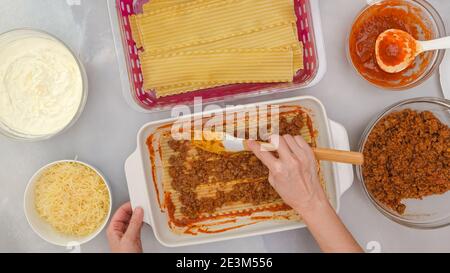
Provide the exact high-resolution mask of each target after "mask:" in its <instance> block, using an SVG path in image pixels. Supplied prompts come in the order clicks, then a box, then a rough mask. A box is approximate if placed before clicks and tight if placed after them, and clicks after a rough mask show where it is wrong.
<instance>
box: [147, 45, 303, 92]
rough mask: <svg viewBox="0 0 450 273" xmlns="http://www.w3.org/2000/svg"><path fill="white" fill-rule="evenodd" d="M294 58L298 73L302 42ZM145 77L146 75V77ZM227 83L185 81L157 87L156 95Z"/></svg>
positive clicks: (301, 66)
mask: <svg viewBox="0 0 450 273" xmlns="http://www.w3.org/2000/svg"><path fill="white" fill-rule="evenodd" d="M293 58H294V63H293V65H294V71H293V72H294V73H296V72H297V71H298V70H300V69H303V46H302V44H301V43H300V44H299V46H298V49H297V47H294V51H293ZM144 78H145V77H144ZM230 84H231V83H230ZM223 85H226V84H224V83H216V84H214V83H209V84H196V83H192V82H190V83H185V84H180V85H176V86H170V85H169V86H161V87H158V88H157V89H155V92H156V95H157V96H158V97H161V96H170V95H174V94H181V93H186V92H191V91H196V90H203V89H208V88H213V87H218V86H223Z"/></svg>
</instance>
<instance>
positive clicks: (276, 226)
mask: <svg viewBox="0 0 450 273" xmlns="http://www.w3.org/2000/svg"><path fill="white" fill-rule="evenodd" d="M269 104H270V105H300V106H302V107H304V108H307V109H309V110H311V111H312V119H313V125H314V128H315V129H316V130H318V132H319V134H318V139H317V145H318V146H319V147H331V148H336V149H341V150H349V140H348V135H347V131H346V130H345V128H344V127H343V126H342V125H340V124H338V123H336V122H334V121H332V120H329V119H328V117H327V114H326V111H325V108H324V106H323V105H322V103H321V102H320V101H319V100H317V99H316V98H314V97H310V96H302V97H294V98H289V99H282V100H274V101H266V102H261V103H254V104H249V105H241V106H235V107H232V108H228V109H227V111H242V110H243V109H245V108H246V107H254V106H255V105H269ZM215 112H220V111H208V112H204V114H205V113H215ZM198 115H201V113H200V114H194V115H192V116H198ZM174 121H176V118H172V119H166V120H160V121H155V122H150V123H147V124H145V125H144V126H143V127H142V128H141V129H140V130H139V132H138V134H137V149H136V151H135V152H134V153H133V154H132V155H131V156H130V157H129V158H128V159H127V160H126V162H125V174H126V179H127V183H128V190H129V193H130V200H131V204H132V206H133V207H137V206H140V207H142V208H143V209H144V211H145V215H144V221H145V222H146V223H148V224H149V225H150V226H152V228H153V231H154V233H155V237H156V238H157V239H158V241H159V242H160V243H161V244H163V245H164V246H168V247H177V246H186V245H194V244H201V243H210V242H216V241H222V240H228V239H236V238H242V237H248V236H255V235H262V234H268V233H274V232H279V231H285V230H291V229H296V228H303V227H305V224H304V223H302V222H299V221H287V220H286V221H280V220H279V221H264V222H260V223H257V224H254V225H250V226H246V227H243V228H239V229H235V230H230V231H227V232H223V233H216V234H199V235H196V236H192V235H180V234H176V233H174V232H172V231H171V230H170V228H169V226H168V217H167V215H166V213H165V212H162V211H161V210H160V208H159V205H158V199H157V198H158V196H157V192H156V191H155V190H154V186H153V181H152V174H151V168H150V166H151V165H150V164H151V163H150V158H149V157H150V155H149V152H148V149H147V146H146V139H147V137H148V136H149V135H150V134H152V133H154V132H155V130H156V129H157V128H158V127H160V126H163V125H166V124H169V123H173V122H174ZM321 170H322V175H323V177H324V181H325V185H326V189H327V194H328V197H329V200H330V203H331V205H332V206H333V208H335V210H336V211H338V210H339V203H340V202H339V199H340V197H341V195H342V194H343V193H344V192H345V191H346V190H347V189H348V188H349V187H350V186H351V184H352V183H353V168H352V166H351V165H348V164H337V163H330V162H321Z"/></svg>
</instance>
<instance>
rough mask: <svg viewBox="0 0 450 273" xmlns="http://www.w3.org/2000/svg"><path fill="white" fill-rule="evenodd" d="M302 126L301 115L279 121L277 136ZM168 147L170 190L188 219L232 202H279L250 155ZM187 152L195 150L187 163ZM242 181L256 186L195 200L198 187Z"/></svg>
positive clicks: (293, 132)
mask: <svg viewBox="0 0 450 273" xmlns="http://www.w3.org/2000/svg"><path fill="white" fill-rule="evenodd" d="M305 125H306V124H304V122H303V117H302V115H300V114H299V115H297V116H294V118H292V119H291V120H290V121H288V120H287V119H286V118H285V117H281V118H280V123H279V132H280V134H281V135H285V134H290V135H300V132H301V130H302V128H303V127H304V126H305ZM247 133H248V132H247ZM169 147H170V148H171V149H172V150H174V151H175V152H176V153H175V154H174V155H172V156H171V157H170V159H169V163H170V167H169V175H170V176H171V178H172V181H171V183H172V187H173V188H174V189H175V190H176V191H177V192H178V193H179V196H180V202H181V204H182V208H181V212H182V213H183V215H185V216H186V217H188V218H190V219H195V218H197V217H198V215H199V214H201V213H213V212H215V211H216V210H217V208H220V207H222V206H224V205H226V204H227V203H231V202H238V201H241V202H244V203H251V204H255V205H257V204H262V203H267V202H272V201H275V200H280V197H279V196H278V194H277V193H276V192H275V190H274V189H273V188H272V186H271V185H270V184H269V182H268V180H267V177H268V174H269V171H268V169H267V168H266V167H265V166H264V164H262V162H261V161H259V159H258V158H256V157H255V156H254V155H253V154H252V153H250V152H242V153H225V154H215V153H210V152H207V151H204V150H202V149H199V148H193V146H192V145H191V142H189V141H176V140H170V141H169ZM190 149H195V154H196V155H195V156H194V157H192V158H189V160H187V152H188V151H189V150H190ZM242 179H253V180H255V181H256V182H244V183H237V184H235V185H234V186H233V188H232V189H231V190H228V191H222V190H218V191H217V192H216V193H215V196H214V197H202V198H199V197H198V196H197V193H196V188H197V186H199V185H201V184H206V183H217V182H220V183H223V182H229V181H234V180H242Z"/></svg>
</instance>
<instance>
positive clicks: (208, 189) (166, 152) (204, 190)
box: [160, 112, 314, 220]
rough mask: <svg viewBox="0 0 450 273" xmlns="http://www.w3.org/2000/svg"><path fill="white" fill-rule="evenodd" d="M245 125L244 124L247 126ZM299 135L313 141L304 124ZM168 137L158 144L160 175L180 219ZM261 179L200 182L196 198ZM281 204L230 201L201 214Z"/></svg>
mask: <svg viewBox="0 0 450 273" xmlns="http://www.w3.org/2000/svg"><path fill="white" fill-rule="evenodd" d="M298 114H299V113H298V112H294V113H289V114H283V113H281V114H280V115H281V116H283V117H286V118H287V119H288V120H291V119H292V118H293V117H294V116H296V115H298ZM302 115H303V121H304V123H305V124H306V123H307V120H308V116H307V114H306V113H303V114H302ZM245 124H247V125H248V123H245ZM247 125H244V126H247ZM244 126H238V128H242V127H244ZM252 127H256V126H252ZM301 135H302V137H303V138H304V139H305V141H306V142H307V143H313V142H314V140H313V139H312V132H310V131H309V129H308V128H307V127H306V126H305V127H304V128H303V130H302V131H301ZM170 139H171V137H170V134H168V135H165V134H163V136H162V137H161V139H160V144H161V146H160V147H161V150H162V152H161V155H162V166H163V168H164V170H163V177H162V180H163V181H162V185H163V187H164V192H168V193H170V196H171V201H172V202H173V205H174V207H175V215H174V216H175V219H178V220H181V219H182V218H184V217H185V216H184V215H183V214H182V213H181V207H182V204H181V202H180V200H179V197H180V194H179V193H178V192H177V191H176V190H175V189H173V187H172V185H171V181H172V180H171V177H170V175H169V168H170V166H171V164H170V160H169V159H170V157H171V155H173V154H174V151H173V150H172V149H170V147H169V145H168V141H169V140H170ZM194 154H195V153H194ZM188 164H189V163H188ZM262 179H265V177H261V178H256V179H253V180H245V179H240V180H233V181H217V182H215V183H208V184H201V185H199V186H198V187H197V189H196V193H197V195H198V198H203V197H211V196H215V193H216V192H217V190H218V189H220V190H222V191H225V192H227V191H230V190H231V189H232V187H233V185H235V184H239V183H247V182H252V181H253V182H257V181H261V180H262ZM281 204H283V202H282V201H281V200H277V201H274V202H270V203H266V204H260V205H254V204H249V203H243V202H237V203H232V204H226V205H225V206H223V207H221V208H220V209H218V210H217V211H216V212H215V213H214V214H212V215H203V216H204V217H210V216H219V215H224V214H229V213H239V212H242V211H251V210H258V209H264V208H270V207H273V206H274V205H281Z"/></svg>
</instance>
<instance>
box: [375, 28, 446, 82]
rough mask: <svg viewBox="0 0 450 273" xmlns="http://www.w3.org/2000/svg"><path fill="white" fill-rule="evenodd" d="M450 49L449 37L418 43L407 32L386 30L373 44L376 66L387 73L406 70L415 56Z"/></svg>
mask: <svg viewBox="0 0 450 273" xmlns="http://www.w3.org/2000/svg"><path fill="white" fill-rule="evenodd" d="M446 48H450V37H444V38H440V39H436V40H429V41H418V40H416V39H414V37H413V36H411V35H410V34H409V33H408V32H405V31H403V30H399V29H388V30H386V31H384V32H383V33H381V34H380V35H379V36H378V38H377V41H376V43H375V55H376V58H377V63H378V66H380V68H381V69H383V70H384V71H386V72H388V73H397V72H400V71H403V70H405V69H406V68H408V67H409V66H410V65H411V64H412V63H413V62H414V59H415V58H416V57H417V55H419V54H421V53H423V52H425V51H430V50H437V49H446Z"/></svg>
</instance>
